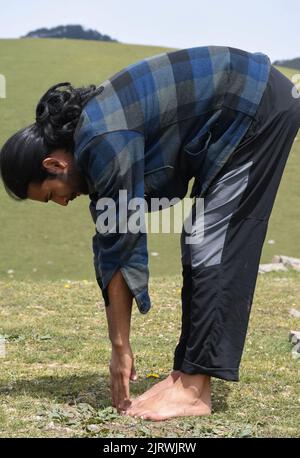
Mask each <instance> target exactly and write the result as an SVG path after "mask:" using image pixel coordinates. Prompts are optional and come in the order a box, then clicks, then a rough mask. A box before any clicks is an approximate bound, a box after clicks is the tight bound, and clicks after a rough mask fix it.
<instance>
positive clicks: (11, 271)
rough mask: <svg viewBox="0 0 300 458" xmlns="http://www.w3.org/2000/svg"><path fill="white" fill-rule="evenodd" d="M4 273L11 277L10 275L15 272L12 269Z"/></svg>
mask: <svg viewBox="0 0 300 458" xmlns="http://www.w3.org/2000/svg"><path fill="white" fill-rule="evenodd" d="M6 272H7V273H8V275H11V274H13V273H14V272H15V271H14V269H8V270H7V271H6Z"/></svg>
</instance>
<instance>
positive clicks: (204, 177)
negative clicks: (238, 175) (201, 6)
mask: <svg viewBox="0 0 300 458" xmlns="http://www.w3.org/2000/svg"><path fill="white" fill-rule="evenodd" d="M270 65H271V63H270V60H269V58H268V57H267V56H266V55H264V54H262V53H254V54H252V53H247V52H245V51H242V50H239V49H235V48H230V47H221V46H208V47H196V48H191V49H183V50H179V51H173V52H167V53H163V54H159V55H157V56H153V57H150V58H146V59H144V60H142V61H140V62H137V63H135V64H132V65H129V66H128V67H126V68H124V69H123V70H121V71H120V72H118V73H117V74H115V75H113V76H112V77H111V78H109V79H107V80H106V81H104V82H103V83H102V84H101V86H100V87H99V94H98V95H96V96H94V97H93V98H92V99H91V100H90V101H89V102H88V103H87V104H86V106H85V107H84V109H83V111H82V115H81V117H80V120H79V123H78V126H77V128H76V131H75V134H74V141H75V151H74V156H75V160H76V162H77V165H78V167H79V168H80V170H81V171H82V173H83V174H84V175H85V177H86V179H87V182H88V184H89V189H90V191H89V196H90V200H91V201H90V212H91V215H92V218H93V220H94V222H95V223H96V221H97V218H98V216H99V215H100V214H101V210H98V209H97V208H96V204H97V201H98V199H99V198H101V197H110V198H112V199H113V200H114V202H115V203H116V205H117V208H118V205H119V204H120V202H119V201H118V199H119V197H118V196H119V190H121V189H122V190H126V191H127V195H128V200H129V199H131V198H136V197H138V198H144V197H145V198H146V199H149V198H151V197H168V198H173V197H179V198H183V197H184V196H185V195H186V193H187V189H188V183H189V180H190V179H191V178H192V177H194V186H193V190H192V194H191V197H193V196H200V197H205V194H206V192H207V190H208V189H209V186H210V184H211V182H212V180H213V179H214V178H215V177H216V175H217V174H218V172H219V171H220V170H221V168H222V167H223V165H224V164H225V163H226V161H228V159H229V158H230V156H231V154H232V153H233V152H234V150H235V149H236V148H237V146H238V144H239V143H240V141H241V139H242V138H243V136H244V135H245V133H246V131H247V130H248V128H249V127H250V124H251V123H252V121H253V120H255V119H256V117H255V115H256V112H257V108H258V106H259V103H260V100H261V98H262V95H263V92H264V90H265V87H266V84H267V81H268V76H269V70H270ZM127 216H130V212H128V215H127ZM93 252H94V266H95V272H96V278H97V282H98V284H99V286H100V288H101V290H102V294H103V298H104V300H105V305H108V303H109V299H108V292H107V288H108V285H109V282H110V280H111V278H112V276H113V275H114V273H115V272H116V271H117V270H121V272H122V274H123V277H124V279H125V281H126V283H127V285H128V287H129V289H130V290H131V292H132V294H133V297H134V298H135V300H136V303H137V306H138V308H139V310H140V312H142V313H146V312H147V311H148V310H149V308H150V307H151V302H150V298H149V294H148V279H149V271H148V253H147V238H146V234H145V233H143V232H139V233H137V234H132V233H118V231H117V233H114V234H113V233H110V234H103V233H101V232H99V231H98V230H97V228H96V233H95V235H94V237H93Z"/></svg>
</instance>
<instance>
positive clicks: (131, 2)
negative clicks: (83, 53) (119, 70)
mask: <svg viewBox="0 0 300 458" xmlns="http://www.w3.org/2000/svg"><path fill="white" fill-rule="evenodd" d="M299 19H300V2H299V1H298V0H285V1H283V0H248V1H247V2H245V1H242V0H226V1H221V0H214V1H213V0H146V1H145V0H123V1H122V0H109V1H102V0H81V1H80V0H0V38H19V37H20V36H22V35H25V34H26V33H27V32H29V31H31V30H34V29H37V28H40V27H54V26H57V25H66V24H81V25H83V26H84V27H86V28H92V29H96V30H98V31H99V32H101V33H103V34H108V35H110V36H111V37H113V38H116V39H117V40H119V41H120V42H123V43H131V44H144V45H157V46H166V47H171V48H188V47H193V46H206V45H223V46H232V47H236V48H240V49H244V50H246V51H250V52H263V53H265V54H267V55H268V56H269V57H270V59H271V61H272V62H273V61H274V60H277V59H287V58H293V57H300V36H299V33H298V32H297V30H299V23H300V21H299Z"/></svg>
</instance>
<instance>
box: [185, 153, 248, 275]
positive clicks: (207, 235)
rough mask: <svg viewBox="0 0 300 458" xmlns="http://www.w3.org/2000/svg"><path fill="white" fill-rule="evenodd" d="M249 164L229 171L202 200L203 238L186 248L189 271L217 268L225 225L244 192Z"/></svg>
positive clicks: (194, 233)
mask: <svg viewBox="0 0 300 458" xmlns="http://www.w3.org/2000/svg"><path fill="white" fill-rule="evenodd" d="M252 164H253V162H252V161H250V162H247V163H246V164H244V165H243V166H241V167H238V168H236V169H234V170H230V171H229V172H227V173H226V174H224V175H223V176H222V177H221V178H220V179H219V180H218V181H217V182H216V183H215V184H214V185H213V186H211V189H210V192H209V194H208V195H207V197H206V198H205V199H204V237H203V238H202V240H201V241H200V242H199V243H193V244H189V250H190V255H191V264H192V267H198V266H204V267H208V266H214V265H217V264H220V262H221V258H222V252H223V247H224V242H225V237H226V232H227V228H228V225H229V221H230V218H231V216H232V214H233V212H234V210H235V209H236V208H237V206H238V204H239V202H240V199H241V197H242V194H243V192H244V190H245V189H246V186H247V183H248V178H249V171H250V167H251V165H252ZM194 205H195V204H194ZM195 223H197V220H196V221H195ZM193 235H194V236H195V237H196V236H197V226H196V224H195V225H193V228H192V231H191V234H190V237H193Z"/></svg>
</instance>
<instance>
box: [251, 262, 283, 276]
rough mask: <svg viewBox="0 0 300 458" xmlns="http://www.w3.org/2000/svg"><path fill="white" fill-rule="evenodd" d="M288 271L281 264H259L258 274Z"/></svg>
mask: <svg viewBox="0 0 300 458" xmlns="http://www.w3.org/2000/svg"><path fill="white" fill-rule="evenodd" d="M287 270H288V269H287V268H286V267H285V266H284V265H283V264H281V263H271V264H260V265H259V270H258V273H260V274H264V273H267V272H278V271H281V272H286V271H287Z"/></svg>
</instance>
